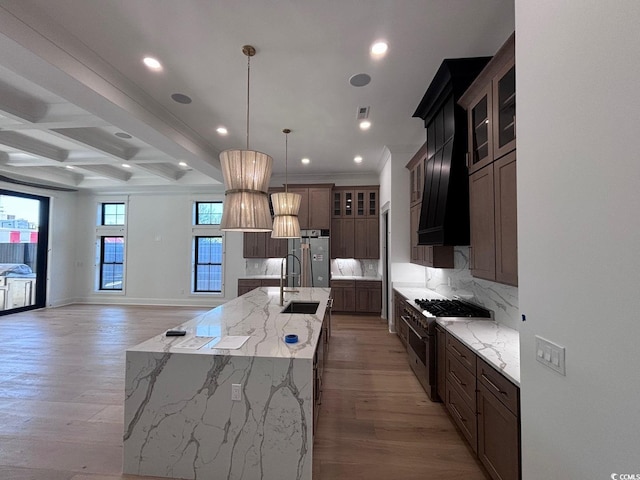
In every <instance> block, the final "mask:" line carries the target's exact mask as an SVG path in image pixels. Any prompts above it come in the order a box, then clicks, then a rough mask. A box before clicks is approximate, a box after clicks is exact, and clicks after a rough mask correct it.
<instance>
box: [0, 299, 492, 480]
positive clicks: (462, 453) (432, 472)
mask: <svg viewBox="0 0 640 480" xmlns="http://www.w3.org/2000/svg"><path fill="white" fill-rule="evenodd" d="M203 311H204V310H203V309H196V308H185V307H140V306H100V305H72V306H67V307H61V308H55V309H43V310H37V311H31V312H23V313H19V314H14V315H8V316H3V317H0V327H1V328H2V331H3V336H2V341H1V342H0V418H1V419H2V420H1V421H0V479H2V480H123V479H142V478H146V479H147V480H150V479H151V478H152V477H135V476H129V475H122V474H121V470H122V432H123V397H124V363H125V350H126V349H127V348H128V347H130V346H133V345H135V344H137V343H140V342H142V341H144V340H146V339H147V338H149V337H151V336H153V335H155V334H157V333H158V332H161V331H163V330H166V329H168V328H171V327H173V326H175V325H177V324H179V323H181V322H183V321H185V320H188V319H190V318H193V317H194V316H196V315H197V314H199V313H201V312H203ZM333 320H334V322H333V331H332V333H333V335H332V338H331V347H330V351H329V356H328V359H327V361H326V367H325V377H324V395H323V402H322V406H321V412H320V419H319V423H318V430H317V432H316V439H315V445H314V480H317V479H323V480H324V479H331V480H340V479H361V478H362V479H365V478H366V479H367V480H377V479H391V478H402V479H413V478H416V479H417V478H420V479H421V480H422V479H436V478H437V479H458V478H460V479H462V478H464V479H468V480H474V479H478V480H480V479H482V480H485V479H486V478H488V477H485V474H484V473H483V470H482V468H481V467H480V466H479V463H478V462H477V461H476V460H475V459H474V457H473V455H472V453H471V452H470V450H469V448H468V447H467V446H466V444H465V443H464V441H463V440H462V437H461V436H460V435H459V434H458V432H457V431H456V430H455V428H454V427H453V425H452V423H451V421H450V420H449V418H448V417H447V414H446V412H445V410H444V408H443V407H442V405H441V404H434V403H432V402H430V401H429V400H428V398H427V396H426V394H425V393H424V391H423V390H422V388H421V386H420V384H419V383H418V381H417V380H416V379H415V377H414V376H413V373H412V372H411V370H410V369H409V367H408V364H407V361H406V354H405V353H404V351H403V349H402V345H401V344H400V342H399V340H398V339H397V337H396V336H395V335H390V334H389V333H388V332H387V329H386V326H385V325H384V324H383V323H382V321H381V320H380V319H379V318H374V317H356V316H339V315H334V317H333ZM207 480H208V479H207ZM283 480H287V479H283Z"/></svg>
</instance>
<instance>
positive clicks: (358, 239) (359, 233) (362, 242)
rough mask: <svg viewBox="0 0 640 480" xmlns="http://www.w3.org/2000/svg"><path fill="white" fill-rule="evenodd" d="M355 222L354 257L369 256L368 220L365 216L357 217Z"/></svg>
mask: <svg viewBox="0 0 640 480" xmlns="http://www.w3.org/2000/svg"><path fill="white" fill-rule="evenodd" d="M353 224H354V245H353V258H361V259H363V258H369V257H368V256H367V220H366V219H365V218H356V219H355V220H354V223H353Z"/></svg>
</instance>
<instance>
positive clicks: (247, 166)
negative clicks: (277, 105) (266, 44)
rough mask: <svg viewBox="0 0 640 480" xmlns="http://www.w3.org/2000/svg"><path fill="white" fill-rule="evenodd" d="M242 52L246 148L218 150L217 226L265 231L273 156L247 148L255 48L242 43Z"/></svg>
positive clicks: (227, 229)
mask: <svg viewBox="0 0 640 480" xmlns="http://www.w3.org/2000/svg"><path fill="white" fill-rule="evenodd" d="M242 53H244V54H245V55H246V56H247V148H246V150H238V149H236V150H225V151H224V152H222V153H221V154H220V165H221V166H222V175H223V177H224V185H225V193H224V195H225V199H224V208H223V210H222V220H221V221H220V229H221V230H224V231H232V232H233V231H235V232H269V231H271V229H272V221H271V213H270V211H269V196H268V193H267V190H268V189H269V179H270V178H271V169H272V166H273V159H272V158H271V157H270V156H269V155H267V154H265V153H261V152H256V151H255V150H249V79H250V71H251V70H250V64H251V63H250V62H251V57H252V56H254V55H255V54H256V50H255V48H253V47H252V46H251V45H245V46H244V47H242Z"/></svg>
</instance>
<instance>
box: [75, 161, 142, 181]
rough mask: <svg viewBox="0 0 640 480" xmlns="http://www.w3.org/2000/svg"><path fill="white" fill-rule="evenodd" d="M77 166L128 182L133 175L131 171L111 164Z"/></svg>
mask: <svg viewBox="0 0 640 480" xmlns="http://www.w3.org/2000/svg"><path fill="white" fill-rule="evenodd" d="M77 168H79V169H82V170H87V171H89V172H92V173H95V174H97V175H100V176H102V177H106V178H110V179H112V180H117V181H119V182H128V181H129V179H130V178H131V175H132V173H131V172H125V171H123V170H120V169H119V168H116V167H112V166H110V165H78V166H77Z"/></svg>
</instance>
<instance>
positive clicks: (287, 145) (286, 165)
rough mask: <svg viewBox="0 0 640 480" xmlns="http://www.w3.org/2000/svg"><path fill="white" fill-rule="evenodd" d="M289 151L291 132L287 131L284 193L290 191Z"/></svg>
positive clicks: (285, 139)
mask: <svg viewBox="0 0 640 480" xmlns="http://www.w3.org/2000/svg"><path fill="white" fill-rule="evenodd" d="M288 152H289V133H287V132H285V134H284V193H287V192H288V191H289V180H288V164H289V158H288Z"/></svg>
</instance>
